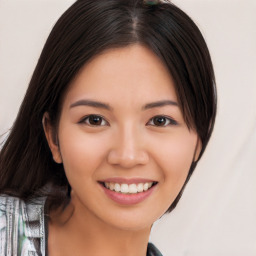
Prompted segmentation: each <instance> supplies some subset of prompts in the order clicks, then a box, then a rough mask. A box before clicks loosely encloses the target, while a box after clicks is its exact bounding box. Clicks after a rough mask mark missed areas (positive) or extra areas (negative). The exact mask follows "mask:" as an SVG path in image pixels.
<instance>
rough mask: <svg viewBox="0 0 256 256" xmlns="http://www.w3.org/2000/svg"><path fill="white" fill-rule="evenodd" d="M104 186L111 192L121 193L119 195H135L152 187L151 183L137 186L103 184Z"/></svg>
mask: <svg viewBox="0 0 256 256" xmlns="http://www.w3.org/2000/svg"><path fill="white" fill-rule="evenodd" d="M104 184H105V186H106V187H107V188H108V189H110V190H113V191H116V192H121V193H125V194H127V193H130V194H136V193H139V192H143V191H146V190H148V189H149V188H151V187H152V185H153V182H146V183H139V184H130V185H128V184H119V183H112V182H105V183H104Z"/></svg>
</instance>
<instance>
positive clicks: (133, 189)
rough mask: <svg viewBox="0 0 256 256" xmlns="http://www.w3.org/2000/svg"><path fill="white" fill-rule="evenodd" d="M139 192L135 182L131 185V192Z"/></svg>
mask: <svg viewBox="0 0 256 256" xmlns="http://www.w3.org/2000/svg"><path fill="white" fill-rule="evenodd" d="M137 192H138V189H137V186H136V185H135V184H131V185H129V193H130V194H136V193H137Z"/></svg>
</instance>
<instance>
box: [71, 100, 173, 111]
mask: <svg viewBox="0 0 256 256" xmlns="http://www.w3.org/2000/svg"><path fill="white" fill-rule="evenodd" d="M168 105H171V106H177V107H178V103H177V102H176V101H172V100H161V101H156V102H152V103H148V104H146V105H144V106H143V107H142V110H147V109H151V108H158V107H164V106H168ZM78 106H89V107H94V108H102V109H106V110H113V108H112V107H110V105H109V104H107V103H103V102H100V101H94V100H86V99H83V100H79V101H76V102H74V103H72V104H71V105H70V108H74V107H78Z"/></svg>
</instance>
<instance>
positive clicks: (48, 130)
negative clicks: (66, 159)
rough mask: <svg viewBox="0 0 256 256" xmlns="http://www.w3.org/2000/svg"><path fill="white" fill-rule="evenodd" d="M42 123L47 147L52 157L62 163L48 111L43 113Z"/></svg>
mask: <svg viewBox="0 0 256 256" xmlns="http://www.w3.org/2000/svg"><path fill="white" fill-rule="evenodd" d="M42 123H43V128H44V134H45V137H46V140H47V142H48V145H49V148H50V150H51V152H52V157H53V159H54V161H55V162H56V163H59V164H60V163H62V157H61V154H60V149H59V143H58V137H57V134H56V131H55V129H54V128H53V126H52V125H51V122H50V118H49V114H48V113H44V116H43V119H42Z"/></svg>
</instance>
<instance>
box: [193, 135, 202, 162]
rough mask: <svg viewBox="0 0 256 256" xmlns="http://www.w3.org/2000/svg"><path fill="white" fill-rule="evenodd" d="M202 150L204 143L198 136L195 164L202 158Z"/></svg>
mask: <svg viewBox="0 0 256 256" xmlns="http://www.w3.org/2000/svg"><path fill="white" fill-rule="evenodd" d="M201 150H202V142H201V140H200V138H199V137H198V136H197V141H196V148H195V153H194V160H193V161H194V162H196V161H197V160H198V158H199V156H200V153H201Z"/></svg>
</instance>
